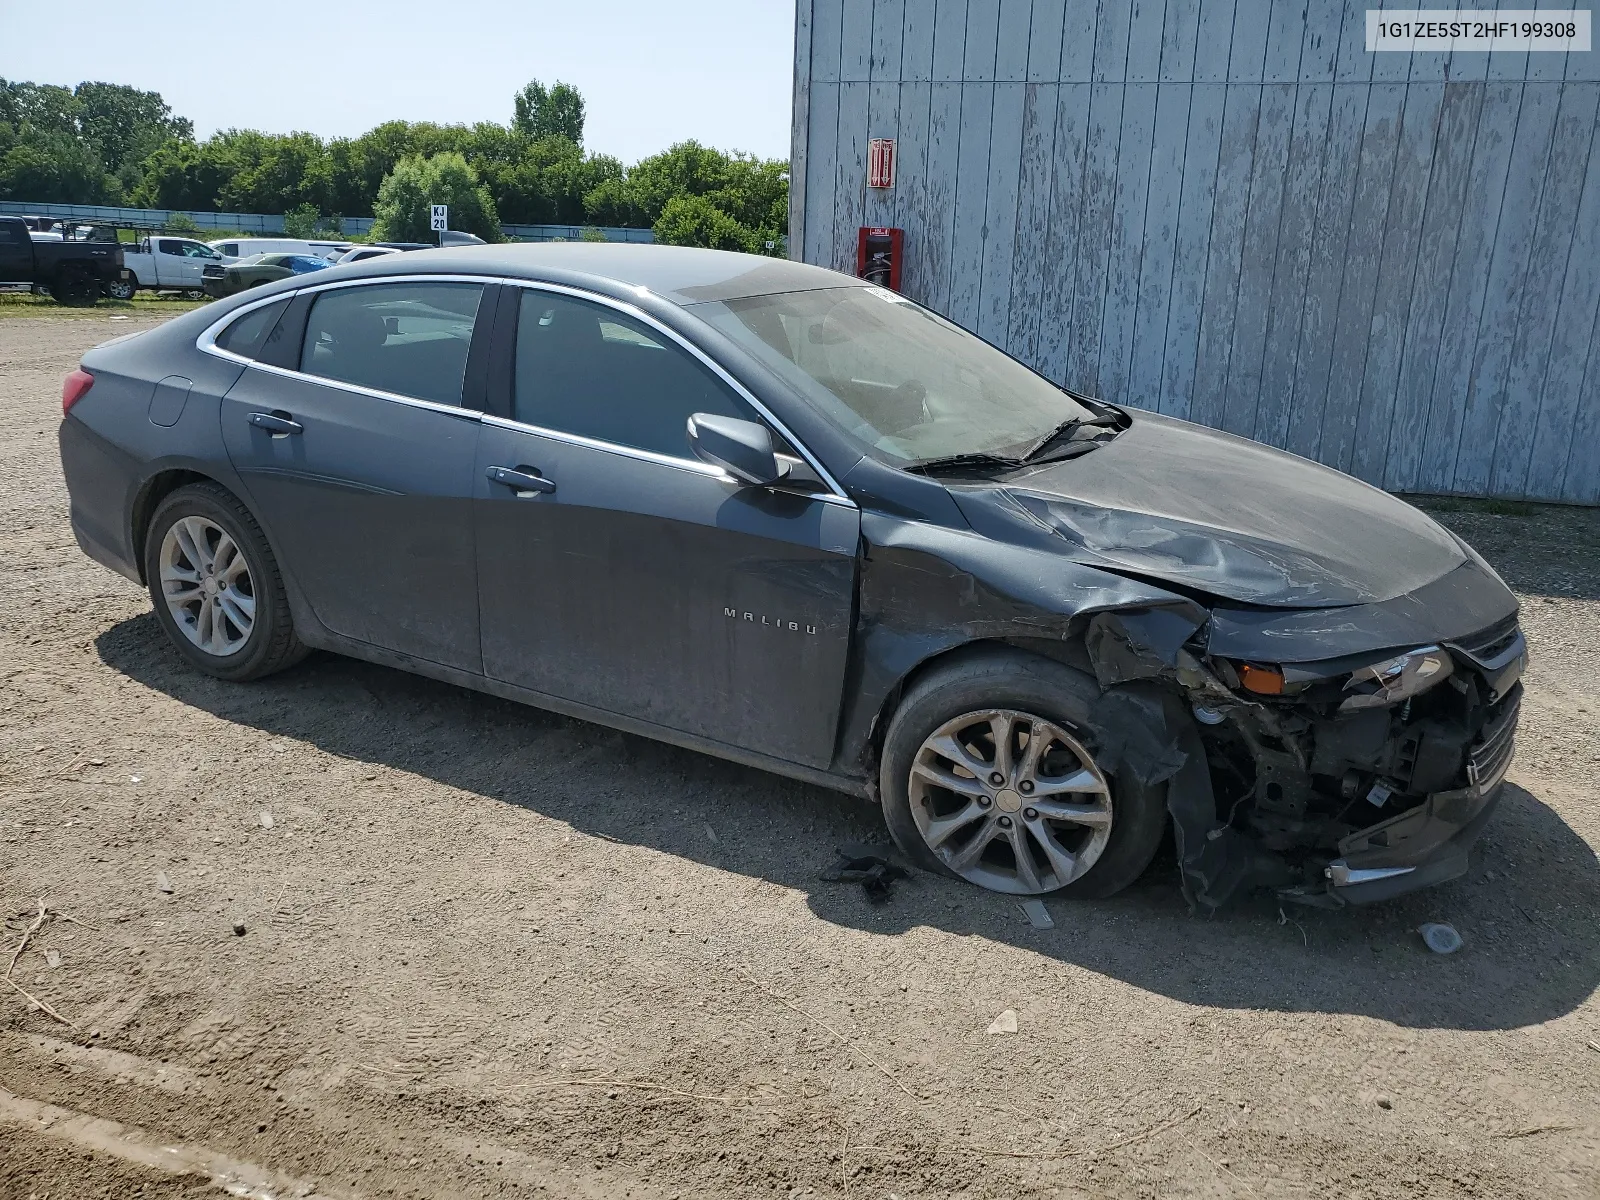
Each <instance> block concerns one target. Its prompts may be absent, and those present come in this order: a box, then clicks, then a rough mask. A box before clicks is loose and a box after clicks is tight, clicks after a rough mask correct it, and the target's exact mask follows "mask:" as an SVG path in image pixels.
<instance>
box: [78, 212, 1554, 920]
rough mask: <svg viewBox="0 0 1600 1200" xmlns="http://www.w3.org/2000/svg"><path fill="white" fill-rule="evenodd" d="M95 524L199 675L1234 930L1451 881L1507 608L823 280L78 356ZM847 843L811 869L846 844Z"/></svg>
mask: <svg viewBox="0 0 1600 1200" xmlns="http://www.w3.org/2000/svg"><path fill="white" fill-rule="evenodd" d="M63 406H64V408H65V418H64V420H63V422H62V425H61V433H60V445H61V461H62V468H63V470H64V472H65V475H66V481H67V486H68V490H69V492H70V495H71V514H72V526H73V529H74V531H75V533H76V535H77V538H78V543H79V545H80V546H81V547H82V548H83V550H84V551H85V552H86V553H87V554H88V555H90V556H91V557H92V558H94V559H96V560H98V561H99V562H101V563H104V564H105V565H107V566H109V567H111V568H112V569H114V570H116V571H118V572H120V573H121V574H123V575H125V576H127V577H128V578H130V579H133V580H137V581H139V582H140V583H142V584H144V585H146V586H147V587H148V589H149V591H150V595H151V599H152V601H153V603H154V607H155V612H156V616H157V619H158V621H159V623H160V625H161V627H162V628H163V629H164V630H165V632H166V635H167V636H168V637H169V638H170V639H171V641H172V644H173V645H174V646H176V647H177V648H178V650H179V652H180V653H181V654H182V655H183V656H184V657H185V658H186V659H187V661H188V662H189V663H191V664H192V665H193V666H194V667H195V668H197V669H199V670H201V671H204V672H207V673H209V674H212V675H214V676H217V677H219V678H222V679H228V680H247V679H256V678H259V677H261V676H264V675H268V674H271V673H272V672H275V671H279V670H282V669H284V668H286V667H288V666H290V665H292V664H293V663H295V662H297V661H298V660H299V659H300V658H301V657H302V656H303V655H304V654H305V653H306V652H307V650H308V649H309V648H311V647H320V648H322V649H326V650H331V651H335V652H338V653H342V654H348V655H352V656H354V657H357V658H363V659H367V660H370V661H373V662H378V663H385V664H389V665H391V666H395V667H399V668H401V669H403V670H407V671H413V672H416V673H419V674H423V675H428V676H431V677H433V678H436V679H442V680H446V681H449V682H452V683H457V684H461V685H464V686H467V687H472V688H477V689H480V690H483V691H486V692H491V693H493V694H495V695H499V696H503V697H509V698H512V699H515V700H520V701H524V702H526V703H529V704H534V705H538V706H540V707H544V708H549V709H553V710H555V711H557V712H562V713H566V714H569V715H572V716H576V717H580V718H583V719H586V720H591V721H596V722H599V723H601V724H605V725H610V726H614V727H616V728H618V729H624V730H628V731H631V732H634V733H638V734H643V735H646V736H649V737H654V738H659V739H661V740H663V741H667V742H672V743H676V744H678V745H682V746H689V747H693V748H695V749H699V750H704V751H707V752H709V753H711V754H716V755H720V756H723V757H725V758H730V759H734V760H736V761H738V762H742V763H747V764H751V765H754V766H758V767H762V768H765V769H768V770H772V771H776V772H779V773H781V774H785V775H789V776H793V777H795V778H797V779H803V780H808V781H811V782H813V783H818V784H822V785H824V786H828V787H833V788H838V789H841V790H844V791H847V792H853V793H855V794H858V795H862V796H871V797H875V798H876V799H877V800H878V802H879V803H880V804H881V806H882V810H883V815H884V819H885V821H886V823H887V825H888V828H889V830H890V832H891V833H892V834H893V836H894V839H895V841H896V842H897V843H898V844H899V846H900V848H901V849H902V851H903V852H904V853H905V854H906V855H907V856H908V857H909V858H910V859H911V860H912V861H914V862H915V863H917V864H919V865H921V866H923V867H925V868H927V869H929V870H933V871H939V872H944V873H946V874H949V875H954V876H958V877H960V878H962V879H965V880H968V881H970V882H972V883H975V884H978V885H981V886H983V887H987V888H992V889H994V890H996V891H1000V892H1008V893H1013V894H1023V895H1030V894H1039V893H1046V892H1054V891H1057V890H1064V891H1067V892H1070V893H1072V894H1076V895H1082V896H1104V895H1108V894H1110V893H1112V892H1115V891H1117V890H1118V889H1120V888H1122V887H1124V886H1126V885H1127V884H1128V883H1129V882H1131V881H1132V880H1133V879H1134V878H1135V877H1137V876H1138V875H1139V874H1140V873H1141V872H1142V871H1143V870H1144V869H1145V868H1146V866H1147V865H1148V864H1149V863H1150V862H1151V860H1152V857H1153V856H1154V855H1155V853H1156V850H1157V847H1158V845H1159V843H1160V842H1161V841H1162V839H1163V837H1164V835H1165V831H1166V830H1167V829H1168V828H1170V829H1172V830H1173V832H1174V835H1175V838H1174V840H1175V846H1176V857H1177V862H1178V868H1179V878H1180V882H1181V885H1182V887H1183V889H1184V891H1185V893H1186V895H1187V896H1188V897H1189V898H1190V899H1191V900H1192V901H1193V902H1194V903H1196V904H1198V905H1201V906H1204V907H1208V908H1209V907H1212V906H1215V905H1219V904H1221V903H1222V902H1224V901H1225V900H1226V899H1227V898H1228V897H1229V895H1230V894H1232V893H1234V892H1236V891H1238V890H1239V889H1241V888H1246V887H1250V886H1268V887H1272V888H1275V889H1277V890H1278V891H1279V894H1280V895H1282V896H1284V897H1288V898H1292V899H1295V900H1300V901H1304V902H1307V903H1317V904H1324V905H1338V904H1343V903H1359V902H1366V901H1374V900H1381V899H1384V898H1387V897H1391V896H1394V895H1396V894H1398V893H1401V892H1405V891H1408V890H1410V889H1413V888H1417V887H1421V886H1424V885H1427V884H1433V883H1437V882H1439V881H1440V880H1444V879H1449V878H1452V877H1454V876H1457V875H1460V874H1461V873H1462V872H1463V871H1465V870H1466V866H1467V850H1468V847H1469V846H1470V845H1471V844H1472V843H1473V841H1474V840H1475V839H1476V838H1477V837H1478V836H1479V834H1480V833H1481V831H1482V830H1483V829H1484V826H1485V824H1486V823H1487V822H1488V821H1489V819H1490V816H1491V814H1492V813H1493V811H1494V808H1495V805H1496V802H1497V799H1498V794H1499V793H1498V789H1499V785H1500V782H1501V779H1502V778H1503V776H1504V775H1505V773H1506V769H1507V766H1508V764H1509V762H1510V760H1511V756H1512V750H1513V737H1514V733H1515V729H1516V723H1517V714H1518V705H1519V702H1520V696H1521V685H1520V682H1519V677H1520V675H1521V672H1522V669H1523V664H1524V660H1525V647H1524V642H1523V639H1522V635H1521V633H1520V632H1519V629H1518V623H1517V602H1516V599H1515V597H1514V596H1513V595H1512V594H1511V592H1510V590H1509V589H1507V587H1506V586H1505V584H1504V583H1503V582H1502V581H1501V580H1500V578H1499V576H1497V575H1496V574H1495V572H1494V571H1493V570H1492V569H1491V568H1490V567H1489V566H1488V565H1487V564H1486V563H1485V562H1484V561H1483V559H1482V558H1480V557H1479V556H1478V555H1477V554H1476V553H1475V552H1474V551H1473V550H1472V549H1471V548H1470V547H1469V546H1468V545H1467V544H1466V543H1464V542H1463V541H1461V540H1460V539H1459V538H1457V537H1456V536H1455V535H1453V534H1452V533H1450V532H1449V531H1448V530H1446V529H1444V528H1443V527H1442V526H1440V525H1439V524H1437V523H1436V522H1434V521H1433V520H1431V519H1430V518H1429V517H1427V516H1425V515H1424V514H1422V513H1421V512H1419V511H1417V510H1416V509H1415V508H1412V507H1411V506H1410V505H1407V504H1405V503H1403V502H1402V501H1400V500H1397V499H1395V498H1393V497H1391V496H1389V495H1387V494H1385V493H1383V492H1381V491H1379V490H1378V489H1376V488H1373V487H1369V486H1368V485H1366V484H1364V483H1360V482H1358V481H1357V480H1354V479H1351V478H1349V477H1348V476H1345V475H1341V474H1339V473H1338V472H1336V471H1333V470H1330V469H1328V468H1326V467H1322V466H1318V465H1316V464H1314V463H1311V462H1307V461H1305V460H1304V459H1300V458H1297V457H1294V456H1292V455H1289V454H1285V453H1283V452H1281V451H1278V450H1274V449H1271V448H1269V447H1266V446H1263V445H1259V444H1257V443H1253V442H1249V441H1246V440H1244V439H1242V438H1237V437H1233V436H1231V435H1229V434H1225V433H1221V432H1219V431H1216V430H1212V429H1208V428H1204V427H1201V426H1198V425H1191V424H1188V423H1186V422H1183V421H1178V420H1174V419H1172V418H1170V417H1165V416H1159V415H1157V414H1155V413H1151V412H1146V411H1142V410H1139V409H1136V408H1131V407H1128V406H1126V405H1122V404H1116V403H1111V402H1108V401H1106V400H1102V399H1096V398H1093V397H1090V396H1084V395H1079V394H1077V393H1074V392H1071V391H1068V390H1065V389H1062V388H1060V387H1057V386H1056V385H1055V384H1053V383H1051V382H1050V381H1048V380H1046V379H1043V378H1041V377H1040V376H1038V375H1035V374H1034V373H1033V372H1032V371H1030V370H1028V369H1027V368H1026V367H1024V366H1023V365H1022V364H1020V363H1018V362H1016V361H1015V360H1013V359H1011V358H1009V357H1007V356H1006V355H1005V354H1004V353H1002V352H1001V351H999V350H998V349H995V348H994V347H992V346H990V345H989V344H988V343H986V342H984V341H982V340H980V339H979V338H977V337H975V336H973V335H972V334H970V333H967V332H966V331H964V330H962V329H961V328H959V327H957V326H956V325H954V324H952V323H950V322H949V321H947V320H945V319H944V318H942V317H939V316H937V315H935V314H934V313H932V312H930V311H928V310H926V309H924V308H921V307H920V306H918V305H916V304H914V303H912V302H911V301H909V300H907V299H906V298H904V297H902V296H899V295H897V294H895V293H894V292H891V291H888V290H885V289H882V288H879V287H876V286H873V285H870V284H867V283H865V282H864V281H862V280H858V279H855V278H852V277H849V276H845V275H840V274H835V273H834V272H831V271H825V270H822V269H820V268H817V267H812V266H806V265H803V264H799V263H793V262H786V261H781V260H773V259H769V258H760V257H753V256H746V255H736V254H727V253H722V252H718V251H710V250H695V249H686V248H679V247H669V246H651V245H607V246H602V247H595V246H590V245H587V244H584V243H570V244H554V245H552V244H545V245H517V246H497V247H493V248H483V247H477V248H471V249H465V250H459V251H447V250H437V251H433V252H430V253H420V254H405V255H391V256H387V257H384V258H380V259H376V260H373V261H371V262H367V263H361V264H356V265H353V266H344V267H336V268H333V269H331V270H328V271H326V272H318V273H317V274H315V275H313V276H311V277H309V278H308V277H304V276H302V277H299V278H294V279H285V280H282V281H280V282H278V283H274V284H269V285H267V286H266V287H264V288H263V289H261V291H260V292H259V293H252V294H250V295H248V296H241V297H237V298H235V299H234V300H233V301H229V302H226V303H225V304H223V305H221V306H218V307H212V308H209V309H206V310H203V311H197V312H192V313H187V314H185V315H183V316H180V317H177V318H175V319H174V320H172V321H169V322H167V323H166V324H164V325H162V326H161V327H159V328H157V329H153V330H149V331H147V332H144V333H141V334H139V335H137V336H135V337H133V338H130V339H123V340H120V341H118V342H115V343H110V344H107V345H105V346H101V347H99V348H97V349H95V350H91V351H90V352H89V353H88V354H87V355H85V356H84V359H83V362H82V365H81V367H80V368H79V369H78V370H76V371H74V372H73V373H72V375H71V376H69V377H68V379H67V381H66V385H65V388H64V391H63ZM817 853H818V854H819V855H820V854H821V853H822V851H821V849H820V848H819V849H818V851H817Z"/></svg>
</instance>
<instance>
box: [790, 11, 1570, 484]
mask: <svg viewBox="0 0 1600 1200" xmlns="http://www.w3.org/2000/svg"><path fill="white" fill-rule="evenodd" d="M1565 2H1566V0H1563V3H1565ZM1371 6H1372V7H1378V6H1379V0H1371ZM1519 6H1520V7H1534V6H1535V4H1534V0H1522V3H1521V4H1520V5H1519ZM1366 7H1368V5H1367V4H1364V3H1360V4H1343V3H1338V2H1336V0H1101V2H1100V3H1098V4H1097V3H1095V0H798V10H799V11H798V19H797V22H796V79H795V134H794V163H793V185H792V199H791V205H792V212H791V230H790V246H791V248H792V250H791V252H792V253H795V254H797V255H798V256H800V257H803V258H805V259H806V260H807V261H810V262H817V263H822V264H825V265H830V266H835V267H838V268H840V269H842V270H853V269H854V262H855V239H856V229H857V227H858V226H861V225H898V226H901V227H902V228H904V229H905V231H906V267H905V275H904V280H903V284H904V290H905V291H906V292H907V293H908V294H909V295H911V296H912V297H914V298H916V299H918V300H920V301H922V302H923V303H925V304H928V305H930V306H931V307H933V308H935V309H937V310H939V311H941V312H943V313H946V314H948V315H949V316H950V317H951V318H953V319H954V320H956V321H958V322H960V323H961V324H962V325H965V326H967V327H968V328H971V329H974V330H976V331H977V332H978V333H980V334H982V335H983V336H984V337H986V338H988V339H990V340H991V341H994V342H996V343H998V344H1000V345H1002V346H1004V347H1006V348H1007V349H1009V350H1010V351H1011V352H1012V353H1014V354H1016V355H1017V356H1018V357H1020V358H1022V359H1024V360H1025V361H1027V362H1029V363H1031V364H1032V365H1033V366H1035V367H1036V368H1037V369H1039V370H1040V371H1042V372H1044V373H1045V374H1047V375H1049V376H1050V377H1051V378H1053V379H1056V380H1058V381H1060V382H1062V383H1065V384H1067V385H1068V386H1071V387H1075V388H1080V389H1084V390H1087V391H1089V392H1091V393H1094V394H1098V395H1102V396H1105V397H1106V398H1108V399H1114V400H1120V401H1125V402H1127V403H1130V404H1136V405H1140V406H1143V407H1148V408H1153V409H1158V410H1160V411H1162V412H1166V413H1172V414H1174V415H1177V416H1182V417H1187V418H1189V419H1191V420H1196V421H1203V422H1205V423H1207V424H1210V425H1215V426H1220V427H1221V428H1224V429H1228V430H1232V431H1234V432H1237V433H1240V434H1244V435H1245V436H1248V437H1253V438H1258V439H1260V440H1262V441H1266V442H1270V443H1272V444H1274V445H1278V446H1283V447H1286V448H1288V449H1290V450H1293V451H1295V452H1297V453H1299V454H1303V455H1306V456H1308V457H1311V458H1316V459H1319V460H1321V461H1323V462H1326V463H1329V464H1331V465H1333V466H1335V467H1339V468H1340V469H1342V470H1346V471H1350V472H1352V473H1354V474H1356V475H1359V476H1361V477H1362V478H1364V479H1367V480H1370V481H1371V482H1374V483H1378V484H1381V485H1382V486H1384V487H1387V488H1390V489H1392V490H1399V491H1421V492H1436V493H1458V494H1465V495H1490V496H1505V497H1529V498H1539V499H1555V500H1569V501H1578V502H1583V503H1597V502H1600V349H1597V343H1600V336H1597V333H1600V331H1597V326H1596V312H1597V307H1600V152H1595V150H1596V148H1595V146H1594V143H1595V142H1596V141H1597V140H1600V139H1597V138H1596V126H1597V104H1600V52H1596V51H1590V52H1587V53H1574V54H1570V55H1568V54H1552V53H1536V54H1499V53H1497V54H1494V55H1488V54H1483V53H1477V54H1455V55H1444V54H1418V55H1415V56H1408V55H1404V54H1369V53H1367V51H1366V50H1365V46H1364V35H1365V23H1364V12H1365V9H1366ZM1390 7H1394V6H1393V5H1391V6H1390ZM1485 7H1488V6H1487V5H1485ZM1540 7H1545V8H1550V7H1555V6H1554V5H1550V4H1544V5H1540ZM869 137H893V138H895V139H896V140H897V143H898V145H897V149H898V157H899V162H898V168H897V180H896V183H897V186H896V187H894V188H893V189H892V190H888V191H879V190H875V189H868V188H867V187H866V186H865V184H866V157H867V139H868V138H869Z"/></svg>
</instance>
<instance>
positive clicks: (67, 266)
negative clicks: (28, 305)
mask: <svg viewBox="0 0 1600 1200" xmlns="http://www.w3.org/2000/svg"><path fill="white" fill-rule="evenodd" d="M124 274H125V268H124V267H123V265H122V247H121V246H119V245H117V243H115V242H74V241H59V242H58V241H55V240H44V239H35V238H34V237H33V231H32V230H30V229H29V228H28V226H27V225H26V224H25V223H24V222H23V220H22V218H20V217H0V291H7V292H16V291H35V290H40V289H48V290H49V292H50V295H51V296H53V297H54V298H55V300H56V302H57V303H58V304H72V305H84V304H93V303H94V302H95V301H96V300H98V299H100V294H101V291H102V289H104V288H106V287H109V286H114V285H116V284H117V283H119V282H121V281H122V278H123V275H124Z"/></svg>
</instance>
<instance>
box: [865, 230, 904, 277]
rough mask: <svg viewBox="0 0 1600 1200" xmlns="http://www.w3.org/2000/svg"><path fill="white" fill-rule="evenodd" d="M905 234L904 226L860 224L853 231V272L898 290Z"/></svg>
mask: <svg viewBox="0 0 1600 1200" xmlns="http://www.w3.org/2000/svg"><path fill="white" fill-rule="evenodd" d="M905 238H906V232H905V230H903V229H888V228H885V227H882V226H871V225H863V226H862V227H861V229H860V230H859V231H858V233H857V235H856V275H857V276H859V277H860V278H862V279H869V280H871V281H872V282H873V283H876V284H878V285H879V286H880V287H886V288H889V289H890V290H891V291H896V292H898V291H899V290H900V262H901V260H902V259H903V258H904V257H905V253H904V250H905Z"/></svg>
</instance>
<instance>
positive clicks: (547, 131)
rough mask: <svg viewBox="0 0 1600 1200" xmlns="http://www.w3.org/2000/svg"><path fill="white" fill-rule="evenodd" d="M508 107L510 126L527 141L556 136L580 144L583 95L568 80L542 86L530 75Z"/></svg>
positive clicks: (581, 137)
mask: <svg viewBox="0 0 1600 1200" xmlns="http://www.w3.org/2000/svg"><path fill="white" fill-rule="evenodd" d="M512 107H513V115H512V118H511V128H512V129H513V130H514V131H516V132H517V133H519V134H521V135H522V136H523V137H525V138H527V139H529V140H530V141H536V140H538V139H539V138H545V137H552V136H558V137H564V138H566V139H567V141H569V142H571V143H572V144H573V145H574V146H581V145H583V115H584V104H583V96H582V95H581V94H579V92H578V89H577V88H575V87H573V86H571V85H570V84H565V83H557V84H556V85H555V87H553V88H550V89H548V90H546V88H545V86H544V84H542V83H540V82H539V81H538V80H537V79H534V80H532V81H530V82H529V83H528V85H527V86H526V87H524V88H523V89H522V90H521V91H520V92H518V93H517V95H516V98H515V99H514V100H513V101H512Z"/></svg>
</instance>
